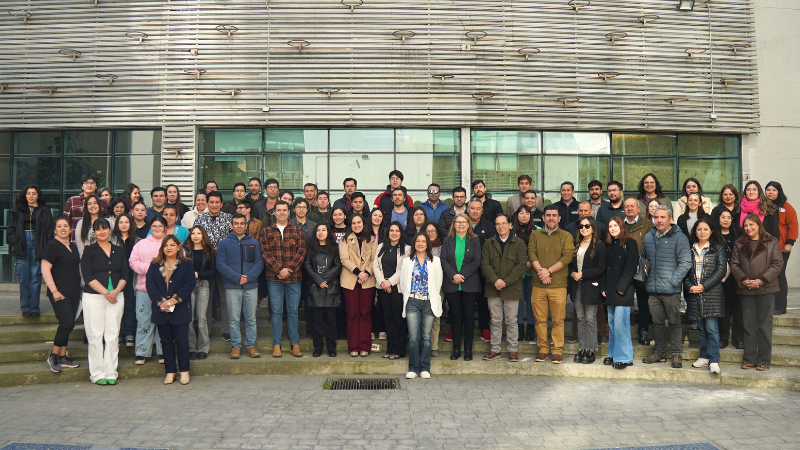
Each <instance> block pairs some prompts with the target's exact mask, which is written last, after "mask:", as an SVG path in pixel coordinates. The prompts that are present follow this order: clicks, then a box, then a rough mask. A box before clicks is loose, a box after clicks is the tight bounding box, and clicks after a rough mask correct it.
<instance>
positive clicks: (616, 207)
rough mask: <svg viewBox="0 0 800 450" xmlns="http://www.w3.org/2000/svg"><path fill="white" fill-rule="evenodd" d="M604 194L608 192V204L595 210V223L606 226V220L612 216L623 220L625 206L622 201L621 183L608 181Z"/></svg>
mask: <svg viewBox="0 0 800 450" xmlns="http://www.w3.org/2000/svg"><path fill="white" fill-rule="evenodd" d="M606 192H608V200H609V202H608V204H606V205H604V206H601V207H600V209H598V210H597V221H598V222H600V223H602V224H606V225H607V224H608V220H609V219H611V218H612V217H614V216H616V217H619V218H620V219H625V205H624V202H623V201H622V183H620V182H619V181H609V182H608V184H607V185H606Z"/></svg>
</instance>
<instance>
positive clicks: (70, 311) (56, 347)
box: [42, 217, 81, 372]
mask: <svg viewBox="0 0 800 450" xmlns="http://www.w3.org/2000/svg"><path fill="white" fill-rule="evenodd" d="M71 232H72V227H70V224H69V220H68V219H67V218H65V217H59V218H58V219H56V221H55V239H53V240H52V241H50V242H48V243H47V245H45V247H44V250H43V251H42V276H43V277H44V282H45V283H46V284H47V298H48V299H49V300H50V304H51V305H52V306H53V312H54V313H55V315H56V319H57V320H58V329H57V330H56V336H55V338H54V339H53V351H52V352H50V356H48V358H47V365H48V366H49V367H50V370H51V371H53V372H61V369H62V368H75V367H78V366H79V364H78V363H76V362H73V361H72V360H71V359H70V358H69V357H68V356H67V344H68V343H69V335H70V333H72V330H73V329H74V328H75V316H76V315H77V314H78V308H79V307H80V304H81V257H80V255H79V254H78V247H77V246H76V245H75V243H74V242H70V240H69V235H70V233H71Z"/></svg>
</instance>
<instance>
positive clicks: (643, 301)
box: [625, 198, 653, 345]
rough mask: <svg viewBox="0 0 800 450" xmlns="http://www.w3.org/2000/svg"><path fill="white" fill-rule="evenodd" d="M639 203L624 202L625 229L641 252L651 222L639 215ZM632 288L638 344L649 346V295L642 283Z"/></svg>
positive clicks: (639, 282) (651, 226)
mask: <svg viewBox="0 0 800 450" xmlns="http://www.w3.org/2000/svg"><path fill="white" fill-rule="evenodd" d="M639 209H640V208H639V202H637V201H636V199H635V198H629V199H627V200H625V228H627V229H628V234H629V235H630V237H631V238H632V239H633V240H634V241H636V245H637V246H638V247H637V248H638V249H639V251H640V252H641V250H642V241H643V240H644V236H645V235H646V234H647V233H649V232H650V230H652V229H653V221H652V220H649V219H647V218H645V217H641V216H640V215H639ZM633 288H634V289H635V290H636V303H637V305H638V306H639V319H638V320H637V325H638V330H639V344H640V345H650V336H649V334H648V333H649V331H648V330H649V328H650V325H651V323H652V319H651V317H650V305H649V304H648V302H649V301H650V294H648V293H647V289H646V288H645V286H644V283H643V282H641V281H637V280H633Z"/></svg>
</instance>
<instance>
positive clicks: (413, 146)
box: [397, 129, 461, 187]
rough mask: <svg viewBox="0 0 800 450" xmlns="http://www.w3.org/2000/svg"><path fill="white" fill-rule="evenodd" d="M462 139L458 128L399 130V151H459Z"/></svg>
mask: <svg viewBox="0 0 800 450" xmlns="http://www.w3.org/2000/svg"><path fill="white" fill-rule="evenodd" d="M460 139H461V138H460V133H459V131H458V130H405V129H403V130H397V151H398V152H410V153H458V152H459V150H460V149H461V142H460ZM398 167H402V166H398ZM426 187H427V186H426Z"/></svg>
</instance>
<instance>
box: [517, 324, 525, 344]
mask: <svg viewBox="0 0 800 450" xmlns="http://www.w3.org/2000/svg"><path fill="white" fill-rule="evenodd" d="M517 330H518V331H519V334H518V335H517V341H519V342H522V341H524V340H525V324H524V323H520V324H517Z"/></svg>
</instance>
